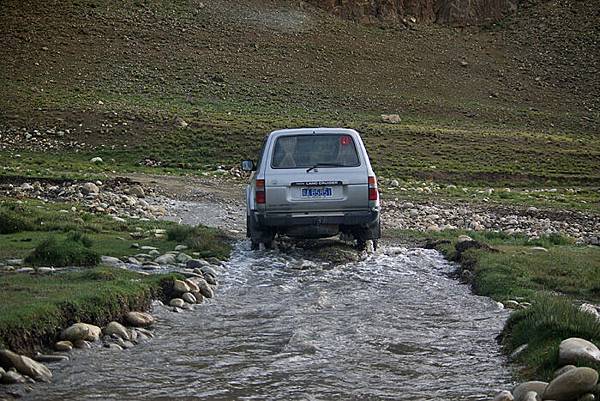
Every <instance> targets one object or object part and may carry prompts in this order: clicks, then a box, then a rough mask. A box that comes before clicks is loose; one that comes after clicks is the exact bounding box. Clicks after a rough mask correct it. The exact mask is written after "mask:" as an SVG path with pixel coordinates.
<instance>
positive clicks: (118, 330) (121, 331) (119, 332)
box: [103, 322, 130, 340]
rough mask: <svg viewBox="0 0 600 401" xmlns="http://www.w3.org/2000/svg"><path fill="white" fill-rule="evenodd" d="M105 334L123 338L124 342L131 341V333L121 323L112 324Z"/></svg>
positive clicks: (106, 328)
mask: <svg viewBox="0 0 600 401" xmlns="http://www.w3.org/2000/svg"><path fill="white" fill-rule="evenodd" d="M103 332H104V334H105V335H107V336H112V335H116V336H118V337H120V338H122V339H123V340H129V339H130V336H129V331H128V330H127V328H126V327H125V326H123V325H122V324H121V323H119V322H110V323H109V324H107V325H106V327H105V328H104V330H103Z"/></svg>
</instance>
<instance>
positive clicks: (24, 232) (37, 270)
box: [0, 198, 231, 373]
mask: <svg viewBox="0 0 600 401" xmlns="http://www.w3.org/2000/svg"><path fill="white" fill-rule="evenodd" d="M1 200H2V203H1V204H0V220H1V223H2V224H0V227H1V231H0V289H1V291H0V349H4V348H6V349H10V350H11V351H14V352H17V353H19V354H26V355H30V356H34V354H35V353H37V352H40V351H42V352H44V351H47V350H51V349H53V348H54V344H55V342H56V341H57V340H58V339H59V335H60V333H61V331H62V330H63V329H65V328H66V327H69V325H71V324H73V323H76V322H85V323H87V324H92V325H94V326H98V327H103V326H105V325H107V324H108V323H109V322H114V321H116V322H123V319H124V317H125V316H126V314H127V313H128V312H130V311H140V310H142V311H143V310H146V309H148V308H149V307H150V304H151V301H152V300H153V299H158V300H163V301H169V300H170V299H171V297H172V295H174V292H177V291H175V290H174V289H173V287H174V283H175V282H176V281H175V280H176V279H182V278H184V277H185V276H194V277H202V274H203V273H204V272H202V271H198V272H194V269H196V270H199V269H200V268H204V269H206V267H207V266H210V264H211V262H212V263H215V264H216V263H219V261H220V260H223V259H226V258H228V257H229V253H230V251H231V247H230V244H229V238H228V237H227V236H225V234H223V233H222V232H221V231H219V230H217V229H213V228H208V227H203V226H197V227H187V226H186V227H184V226H180V225H179V224H177V223H173V222H168V221H162V220H152V219H149V218H144V217H141V218H140V217H137V218H131V217H129V218H121V217H115V216H110V215H107V214H106V213H92V212H90V211H88V210H87V209H86V208H85V203H64V202H57V203H53V202H48V203H47V202H43V201H39V200H33V199H9V198H2V199H1ZM74 266H76V267H74ZM150 273H159V274H150ZM214 283H215V282H214V280H213V284H214ZM179 295H180V294H179ZM201 301H202V299H201V298H199V297H197V302H198V303H199V302H201ZM0 373H2V372H0Z"/></svg>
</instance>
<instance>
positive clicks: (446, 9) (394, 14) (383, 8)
mask: <svg viewBox="0 0 600 401" xmlns="http://www.w3.org/2000/svg"><path fill="white" fill-rule="evenodd" d="M309 1H310V3H312V4H314V5H315V6H318V7H321V8H323V9H325V10H327V11H330V12H332V13H333V14H335V15H337V16H340V17H342V18H347V19H351V20H353V21H358V22H362V23H381V22H383V23H392V24H401V25H405V26H406V25H410V24H411V23H414V22H416V21H418V22H437V23H442V24H452V25H470V24H481V23H485V22H490V21H498V20H499V19H501V18H502V17H504V16H506V15H507V14H510V13H512V12H514V11H516V10H517V7H518V5H519V3H521V2H523V1H522V0H309Z"/></svg>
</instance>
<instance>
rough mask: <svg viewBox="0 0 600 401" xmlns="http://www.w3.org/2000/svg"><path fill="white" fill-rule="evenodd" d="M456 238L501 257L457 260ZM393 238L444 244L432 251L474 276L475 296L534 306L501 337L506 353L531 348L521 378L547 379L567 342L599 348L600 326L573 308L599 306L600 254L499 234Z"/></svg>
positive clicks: (476, 253)
mask: <svg viewBox="0 0 600 401" xmlns="http://www.w3.org/2000/svg"><path fill="white" fill-rule="evenodd" d="M460 234H468V235H469V236H471V237H472V238H473V239H475V240H477V241H480V242H483V243H486V244H489V245H491V246H493V247H494V248H495V249H497V250H498V251H499V252H488V251H485V250H478V249H470V250H468V251H466V252H464V253H462V254H461V255H460V256H459V257H458V258H457V256H458V255H457V253H456V249H455V244H456V238H457V236H458V235H460ZM395 235H396V236H397V237H400V238H408V239H415V238H417V239H423V238H431V239H435V240H447V241H449V242H447V243H438V245H436V247H437V248H438V249H439V250H440V251H442V252H443V253H444V254H445V255H446V256H447V257H448V258H450V259H454V260H457V261H459V262H460V263H461V265H462V266H463V269H468V270H470V271H471V272H472V273H473V278H472V286H473V289H474V290H475V292H476V293H477V294H480V295H485V296H489V297H492V298H493V299H495V300H497V301H501V302H504V301H507V300H511V299H512V300H514V299H518V300H521V301H529V302H531V303H533V306H532V307H530V308H529V309H527V310H523V311H517V312H515V313H513V315H511V318H510V319H509V321H508V323H507V326H506V328H505V330H504V333H503V345H504V346H505V348H506V351H507V352H512V351H513V350H515V349H516V348H518V347H519V346H521V345H523V344H529V347H528V349H527V350H526V351H525V352H523V353H522V354H521V355H520V356H519V357H518V359H517V361H518V362H519V363H520V364H522V366H523V369H522V371H521V374H522V375H523V376H524V377H525V378H537V379H543V380H548V379H551V378H552V374H553V372H554V371H555V370H556V369H557V368H558V359H557V357H558V351H557V350H558V344H560V342H561V341H562V340H564V339H566V338H569V337H581V338H586V339H588V340H590V341H592V342H594V343H595V344H596V345H600V323H599V322H598V321H596V320H595V319H594V318H593V317H592V316H591V315H588V314H586V313H584V312H581V311H579V310H578V309H577V308H576V307H575V306H574V303H580V302H583V301H588V302H593V303H598V302H599V301H600V248H598V247H590V246H574V245H569V244H568V241H567V240H566V239H564V238H561V237H552V238H545V239H540V240H536V241H528V240H527V239H526V238H521V237H509V236H505V235H502V234H498V233H476V232H464V231H460V232H459V231H445V232H441V233H415V232H410V231H398V232H396V233H395ZM534 246H544V247H546V249H548V252H542V251H536V250H534V249H532V248H533V247H534ZM591 366H592V367H594V368H596V369H598V368H600V365H591Z"/></svg>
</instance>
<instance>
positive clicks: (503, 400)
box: [494, 390, 514, 401]
mask: <svg viewBox="0 0 600 401" xmlns="http://www.w3.org/2000/svg"><path fill="white" fill-rule="evenodd" d="M494 401H514V398H513V395H512V394H511V393H510V391H507V390H502V391H500V392H499V393H498V394H496V396H495V397H494Z"/></svg>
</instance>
